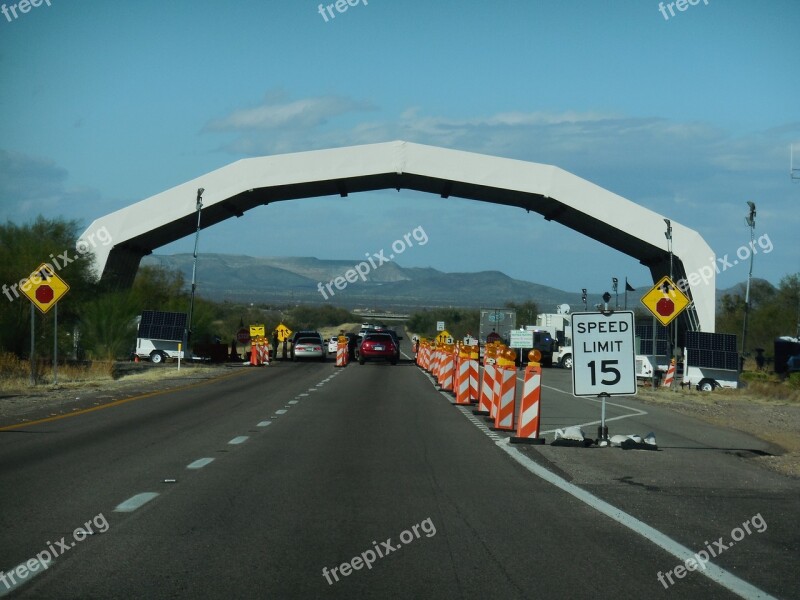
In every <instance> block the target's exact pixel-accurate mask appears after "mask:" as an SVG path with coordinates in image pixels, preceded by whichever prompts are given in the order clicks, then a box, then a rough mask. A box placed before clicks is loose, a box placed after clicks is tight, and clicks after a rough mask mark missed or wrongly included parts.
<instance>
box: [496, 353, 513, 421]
mask: <svg viewBox="0 0 800 600" xmlns="http://www.w3.org/2000/svg"><path fill="white" fill-rule="evenodd" d="M516 358H517V353H516V352H514V350H512V349H511V348H505V349H503V351H502V352H501V353H500V356H499V358H498V360H497V366H498V368H497V371H496V375H495V405H496V406H497V409H496V411H495V415H494V427H493V428H492V429H495V430H498V431H513V430H514V412H515V411H514V409H515V407H516V395H517V367H516V365H515V364H514V361H515V360H516Z"/></svg>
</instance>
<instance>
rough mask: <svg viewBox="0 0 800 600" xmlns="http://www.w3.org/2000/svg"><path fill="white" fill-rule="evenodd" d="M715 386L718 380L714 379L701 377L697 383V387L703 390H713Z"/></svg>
mask: <svg viewBox="0 0 800 600" xmlns="http://www.w3.org/2000/svg"><path fill="white" fill-rule="evenodd" d="M715 387H717V382H716V381H714V380H713V379H701V380H700V383H698V384H697V389H698V390H700V391H701V392H713V391H714V388H715Z"/></svg>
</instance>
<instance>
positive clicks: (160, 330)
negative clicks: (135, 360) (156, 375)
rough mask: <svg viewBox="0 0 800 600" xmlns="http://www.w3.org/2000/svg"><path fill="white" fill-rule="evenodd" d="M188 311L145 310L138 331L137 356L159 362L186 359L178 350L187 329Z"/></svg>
mask: <svg viewBox="0 0 800 600" xmlns="http://www.w3.org/2000/svg"><path fill="white" fill-rule="evenodd" d="M186 322H187V315H186V313H178V312H164V311H160V310H145V311H142V315H141V317H140V319H139V324H138V330H137V333H136V352H135V354H136V356H138V357H139V358H144V359H147V360H149V361H150V362H152V363H154V364H159V363H162V362H164V361H166V360H167V359H170V358H173V359H177V358H178V356H180V358H181V359H185V358H186V356H185V354H186V353H185V352H184V351H183V350H178V344H180V343H182V341H183V336H184V332H185V330H186Z"/></svg>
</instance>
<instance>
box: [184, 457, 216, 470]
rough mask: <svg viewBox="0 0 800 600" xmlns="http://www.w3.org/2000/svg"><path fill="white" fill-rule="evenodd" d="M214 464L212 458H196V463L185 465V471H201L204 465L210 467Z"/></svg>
mask: <svg viewBox="0 0 800 600" xmlns="http://www.w3.org/2000/svg"><path fill="white" fill-rule="evenodd" d="M212 462H214V459H213V458H198V459H197V460H196V461H194V462H191V463H189V464H188V465H186V468H187V469H202V468H203V467H205V466H206V465H210V464H211V463H212Z"/></svg>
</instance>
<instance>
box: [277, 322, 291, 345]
mask: <svg viewBox="0 0 800 600" xmlns="http://www.w3.org/2000/svg"><path fill="white" fill-rule="evenodd" d="M275 332H276V333H277V334H278V341H279V342H285V341H286V340H288V339H289V338H291V337H292V330H291V329H289V328H288V327H287V326H286V325H284V324H283V323H280V324H279V325H278V326H277V327H276V328H275Z"/></svg>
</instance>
